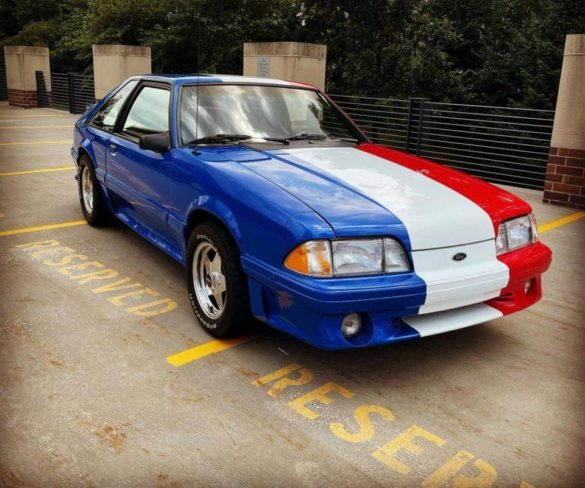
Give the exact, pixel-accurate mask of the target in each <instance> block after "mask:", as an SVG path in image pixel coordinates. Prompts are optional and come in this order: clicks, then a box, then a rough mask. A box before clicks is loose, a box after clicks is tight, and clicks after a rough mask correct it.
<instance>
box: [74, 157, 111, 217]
mask: <svg viewBox="0 0 585 488" xmlns="http://www.w3.org/2000/svg"><path fill="white" fill-rule="evenodd" d="M98 185H99V183H98V181H97V179H96V177H95V171H94V169H93V164H92V162H91V160H90V159H89V157H88V156H86V155H83V156H82V157H81V159H80V160H79V185H78V189H79V202H80V204H81V211H82V212H83V216H84V217H85V220H87V223H88V224H89V225H93V226H100V225H103V224H104V223H106V221H107V219H108V211H107V210H106V208H105V206H104V203H103V201H102V196H101V194H100V189H99V186H98Z"/></svg>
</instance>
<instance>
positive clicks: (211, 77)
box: [140, 73, 316, 88]
mask: <svg viewBox="0 0 585 488" xmlns="http://www.w3.org/2000/svg"><path fill="white" fill-rule="evenodd" d="M140 78H143V79H149V80H157V81H170V82H172V83H174V84H177V85H185V84H191V83H201V84H203V83H214V84H215V83H230V84H231V83H249V84H255V85H258V84H262V85H274V86H291V87H303V88H306V87H308V86H310V87H311V88H316V87H313V86H312V85H309V84H307V83H300V82H296V81H285V80H277V79H274V78H261V77H256V76H238V75H219V74H203V73H201V74H198V73H193V74H153V75H142V76H140Z"/></svg>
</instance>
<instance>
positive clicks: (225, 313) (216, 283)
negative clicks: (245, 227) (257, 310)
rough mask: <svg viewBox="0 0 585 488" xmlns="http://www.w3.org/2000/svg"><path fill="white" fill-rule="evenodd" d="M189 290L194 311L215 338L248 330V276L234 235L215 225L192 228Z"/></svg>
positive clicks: (205, 224)
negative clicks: (233, 237)
mask: <svg viewBox="0 0 585 488" xmlns="http://www.w3.org/2000/svg"><path fill="white" fill-rule="evenodd" d="M187 287H188V290H189V298H190V300H191V306H192V307H193V312H194V313H195V316H196V317H197V319H198V320H199V323H200V324H201V326H202V327H203V328H204V329H205V330H206V331H207V332H208V333H209V334H211V335H212V336H214V337H218V338H227V337H233V336H236V335H240V334H242V333H244V332H246V331H247V330H248V329H249V325H250V320H251V318H250V306H249V298H248V287H247V282H246V276H245V275H244V272H243V270H242V266H241V264H240V254H239V252H238V249H237V247H236V245H235V243H234V242H233V239H232V238H231V236H230V235H229V234H228V233H227V232H226V231H225V230H224V229H223V227H221V226H220V225H218V224H216V223H214V222H206V223H203V224H200V225H198V226H197V227H195V229H193V232H192V233H191V236H190V238H189V243H188V245H187Z"/></svg>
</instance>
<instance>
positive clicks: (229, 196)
mask: <svg viewBox="0 0 585 488" xmlns="http://www.w3.org/2000/svg"><path fill="white" fill-rule="evenodd" d="M72 156H73V159H74V161H75V163H76V165H77V169H78V175H77V179H78V182H79V197H80V202H81V209H82V211H83V214H84V216H85V218H86V219H87V221H88V222H89V223H90V224H91V225H95V226H97V225H102V224H104V223H106V222H107V221H108V219H109V217H110V216H111V215H115V216H116V217H117V218H118V219H120V220H121V221H122V222H124V223H125V224H127V225H128V226H129V227H130V228H132V229H133V230H135V231H136V232H138V233H139V234H140V235H142V236H143V237H145V238H146V239H148V240H149V241H151V242H152V243H153V244H155V245H156V246H158V247H159V248H161V249H162V250H164V251H165V252H167V253H168V254H169V255H170V256H172V257H173V258H175V259H176V260H177V261H179V262H181V263H182V264H184V265H185V267H186V276H187V287H188V291H189V297H190V299H191V304H192V307H193V310H194V312H195V315H196V316H197V319H198V321H199V323H200V324H201V326H202V327H203V328H204V329H205V330H206V331H208V332H209V333H210V334H212V335H213V336H215V337H220V338H222V337H229V336H233V335H236V334H241V333H244V332H245V330H246V327H247V326H248V325H249V324H250V322H251V318H252V316H254V317H256V318H258V319H260V320H262V321H264V322H267V323H268V324H270V325H271V326H273V327H275V328H277V329H280V330H283V331H286V332H288V333H290V334H292V335H294V336H296V337H299V338H301V339H303V340H305V341H307V342H309V343H311V344H314V345H316V346H318V347H322V348H328V349H341V348H350V347H361V346H366V345H374V344H383V343H388V342H392V341H396V340H403V339H410V338H415V337H421V336H425V335H432V334H436V333H440V332H446V331H449V330H454V329H458V328H462V327H467V326H470V325H474V324H478V323H481V322H485V321H488V320H492V319H495V318H498V317H501V316H502V315H506V314H508V313H512V312H516V311H518V310H521V309H523V308H525V307H527V306H529V305H531V304H533V303H535V302H536V301H538V300H539V299H540V297H541V280H540V277H541V274H542V273H543V272H544V271H546V269H547V267H548V266H549V264H550V259H551V254H550V250H549V249H548V248H547V247H546V246H544V245H543V244H542V243H540V242H538V237H537V233H536V224H535V221H534V217H533V216H532V214H531V208H530V207H529V205H528V204H526V203H525V202H523V201H522V200H520V199H519V198H517V197H515V196H513V195H511V194H509V193H507V192H505V191H504V190H501V189H499V188H496V187H494V186H492V185H489V184H487V183H485V182H483V181H480V180H478V179H475V178H472V177H469V176H466V175H463V174H462V173H459V172H457V171H454V170H452V169H449V168H445V167H443V166H440V165H437V164H435V163H431V162H429V161H425V160H422V159H419V158H415V157H413V156H410V155H407V154H403V153H401V152H398V151H393V150H391V149H387V148H383V147H380V146H377V145H375V144H372V143H371V142H370V141H369V140H368V139H367V137H366V136H365V135H364V134H363V133H362V132H361V131H360V129H359V128H358V127H357V126H356V125H355V124H354V123H353V122H352V121H351V120H350V119H349V118H348V117H347V116H346V115H345V114H344V113H343V111H341V110H340V109H339V108H337V106H336V105H335V104H334V103H333V102H332V101H331V100H330V99H329V98H328V97H327V96H326V95H324V94H323V93H321V92H320V91H319V90H317V89H316V88H314V87H311V86H308V85H304V84H301V83H293V82H284V81H279V80H270V79H264V78H246V77H237V76H215V75H199V76H141V77H134V78H130V79H128V80H126V81H125V82H123V83H122V84H121V85H120V86H118V87H117V88H116V89H114V90H113V91H112V92H111V93H110V94H109V95H108V96H107V97H105V98H104V99H103V100H102V101H101V102H100V103H98V104H97V105H96V106H95V107H93V108H92V109H90V110H89V111H88V112H87V113H86V114H84V115H83V116H82V118H81V119H80V120H79V121H78V122H77V124H76V126H75V134H74V142H73V148H72Z"/></svg>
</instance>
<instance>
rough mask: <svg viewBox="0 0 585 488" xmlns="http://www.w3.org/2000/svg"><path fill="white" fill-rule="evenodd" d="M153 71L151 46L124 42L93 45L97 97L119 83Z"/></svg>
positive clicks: (100, 96) (100, 97) (98, 98)
mask: <svg viewBox="0 0 585 488" xmlns="http://www.w3.org/2000/svg"><path fill="white" fill-rule="evenodd" d="M150 73H152V62H151V53H150V47H147V46H125V45H122V44H102V45H97V44H94V45H93V76H94V86H95V99H96V100H100V99H102V98H104V96H106V95H107V94H108V93H109V92H110V90H111V89H112V88H114V87H115V86H116V85H117V84H118V83H120V82H121V81H123V80H125V79H126V78H129V77H130V76H135V75H146V74H150Z"/></svg>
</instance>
